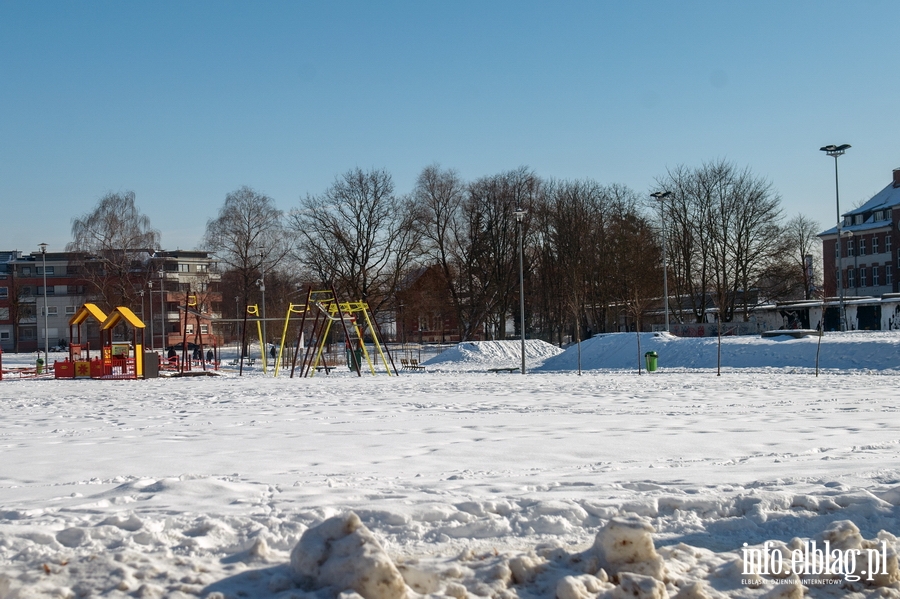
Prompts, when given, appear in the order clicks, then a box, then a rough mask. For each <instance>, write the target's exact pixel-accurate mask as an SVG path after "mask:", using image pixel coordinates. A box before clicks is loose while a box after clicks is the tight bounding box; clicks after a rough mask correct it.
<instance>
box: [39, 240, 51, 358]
mask: <svg viewBox="0 0 900 599" xmlns="http://www.w3.org/2000/svg"><path fill="white" fill-rule="evenodd" d="M38 246H39V247H40V248H41V263H42V264H43V271H44V364H45V365H46V367H47V368H49V367H50V356H49V354H50V331H49V329H48V328H47V323H48V320H47V313H48V312H50V310H49V308H48V307H47V244H46V243H40V244H38Z"/></svg>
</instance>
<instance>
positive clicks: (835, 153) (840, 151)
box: [819, 144, 850, 331]
mask: <svg viewBox="0 0 900 599" xmlns="http://www.w3.org/2000/svg"><path fill="white" fill-rule="evenodd" d="M849 148H850V144H841V145H839V146H835V145H830V146H822V147H821V148H819V150H820V151H822V152H825V153H826V154H827V155H829V156H832V157H833V158H834V204H835V207H836V208H837V244H838V251H837V252H836V254H837V288H838V301H839V302H840V306H841V330H842V331H846V330H847V312H846V310H845V308H844V282H843V279H844V269H843V267H842V264H841V258H842V256H841V254H842V253H843V252H842V251H841V195H840V191H839V186H838V160H837V159H838V157H839V156H843V155H844V152H846V151H847V150H848V149H849Z"/></svg>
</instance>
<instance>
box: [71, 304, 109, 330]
mask: <svg viewBox="0 0 900 599" xmlns="http://www.w3.org/2000/svg"><path fill="white" fill-rule="evenodd" d="M88 317H93V319H94V320H96V321H97V322H99V323H101V324H102V323H103V321H105V320H106V314H104V313H103V310H101V309H100V308H98V307H97V306H96V305H94V304H85V305H83V306H82V307H81V309H80V310H79V311H78V312H76V313H75V316H73V317H72V318H70V319H69V326H72V325H78V324H81V323H83V322H84V321H85V320H87V319H88Z"/></svg>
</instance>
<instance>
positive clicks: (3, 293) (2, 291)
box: [0, 287, 9, 299]
mask: <svg viewBox="0 0 900 599" xmlns="http://www.w3.org/2000/svg"><path fill="white" fill-rule="evenodd" d="M8 297H9V287H0V299H7V298H8Z"/></svg>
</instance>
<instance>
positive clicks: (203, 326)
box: [200, 324, 209, 335]
mask: <svg viewBox="0 0 900 599" xmlns="http://www.w3.org/2000/svg"><path fill="white" fill-rule="evenodd" d="M200 333H202V334H203V335H209V325H208V324H201V325H200Z"/></svg>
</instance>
